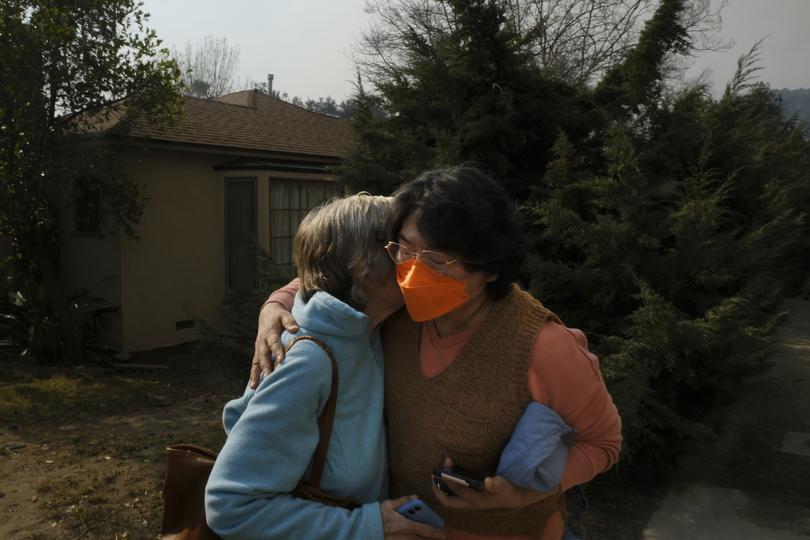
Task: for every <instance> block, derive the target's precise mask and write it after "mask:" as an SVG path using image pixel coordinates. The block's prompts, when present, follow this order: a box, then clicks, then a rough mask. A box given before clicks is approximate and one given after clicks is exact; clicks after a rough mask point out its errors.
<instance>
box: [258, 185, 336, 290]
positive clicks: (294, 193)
mask: <svg viewBox="0 0 810 540" xmlns="http://www.w3.org/2000/svg"><path fill="white" fill-rule="evenodd" d="M338 191H339V187H338V185H337V184H336V183H334V182H290V181H280V182H277V181H273V180H272V179H271V180H270V257H271V258H272V259H273V262H274V263H275V264H276V265H277V266H278V269H279V270H280V271H281V272H284V273H287V274H289V275H292V274H293V264H292V240H293V238H294V237H295V233H296V231H298V224H299V223H301V220H302V219H304V216H306V215H307V213H308V212H309V211H310V210H312V209H313V208H315V207H316V206H317V205H318V204H320V203H321V202H323V201H325V200H327V199H331V198H332V197H335V196H336V195H337V194H338Z"/></svg>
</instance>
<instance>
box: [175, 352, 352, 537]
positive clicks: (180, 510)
mask: <svg viewBox="0 0 810 540" xmlns="http://www.w3.org/2000/svg"><path fill="white" fill-rule="evenodd" d="M301 340H308V341H312V342H315V343H316V344H317V345H318V346H320V347H321V348H322V349H323V350H324V351H326V354H327V355H328V356H329V360H330V361H331V363H332V387H331V390H330V393H329V398H328V399H327V400H326V404H325V405H324V407H323V410H322V411H321V414H320V416H319V417H318V429H319V431H320V440H319V441H318V446H317V448H316V449H315V455H314V457H313V463H312V471H311V473H310V476H309V478H308V479H306V480H304V479H303V478H302V479H301V481H300V482H299V483H298V486H297V487H296V488H295V489H294V490H293V491H292V495H294V496H296V497H300V498H302V499H307V500H311V501H316V502H319V503H321V504H326V505H329V506H340V507H343V508H348V509H349V510H351V509H354V508H359V507H360V504H359V503H358V502H356V501H353V500H351V499H346V498H343V497H335V496H333V495H329V494H328V493H326V492H324V491H323V490H322V489H321V488H320V485H321V476H322V475H323V468H324V466H325V465H326V454H327V452H328V451H329V440H330V439H331V437H332V423H333V421H334V419H335V408H336V404H337V392H338V369H337V363H336V362H335V357H334V355H333V354H332V350H331V349H330V348H329V347H328V346H327V345H326V344H325V343H324V342H323V341H321V340H319V339H318V338H315V337H312V336H297V337H295V338H293V339H292V340H291V341H290V343H289V344H288V345H287V347H286V350H287V351H289V350H290V348H291V347H292V346H293V345H295V344H296V343H298V342H299V341H301ZM216 457H217V455H216V453H214V452H212V451H210V450H206V449H205V448H202V447H199V446H195V445H193V444H175V445H172V446H170V447H168V448H167V449H166V479H165V481H164V483H163V499H164V505H163V526H162V528H161V533H160V538H161V540H218V539H219V536H217V535H216V533H214V531H212V530H211V529H209V528H208V525H207V524H206V522H205V484H206V483H207V482H208V476H209V475H210V474H211V469H212V468H213V466H214V461H215V460H216Z"/></svg>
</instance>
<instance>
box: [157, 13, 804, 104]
mask: <svg viewBox="0 0 810 540" xmlns="http://www.w3.org/2000/svg"><path fill="white" fill-rule="evenodd" d="M144 4H145V9H146V10H147V11H148V12H150V13H151V14H152V18H151V26H152V27H154V28H155V29H156V30H157V31H158V35H159V36H160V37H161V38H162V39H163V40H164V42H165V43H166V44H167V45H168V46H172V45H174V46H176V47H177V48H180V49H182V48H183V47H184V45H185V43H186V42H188V41H191V42H192V43H196V42H198V41H199V40H200V39H202V37H203V36H205V35H208V34H211V35H214V36H215V37H225V38H227V39H228V43H230V44H231V45H234V46H238V47H239V51H240V69H239V81H240V83H241V82H244V81H246V80H248V79H250V80H254V81H257V82H262V81H264V80H266V77H267V74H268V73H273V74H274V75H275V81H274V88H275V89H277V90H280V91H282V92H287V93H288V94H289V95H290V96H300V97H303V98H306V97H320V96H326V95H331V96H332V97H334V98H336V99H338V100H340V99H343V98H345V97H347V96H348V95H349V94H350V93H351V91H352V81H353V80H354V68H353V65H352V61H351V59H350V55H351V51H352V49H353V47H354V46H355V44H356V43H357V41H358V38H359V36H360V35H361V34H362V33H363V32H364V31H365V30H366V29H367V28H368V26H369V24H370V19H369V16H368V15H367V14H366V13H365V12H364V10H363V7H364V5H365V0H230V1H223V0H144ZM722 35H723V37H724V38H727V39H731V40H733V41H734V42H735V45H734V47H733V48H731V49H730V50H728V51H722V52H711V53H706V54H704V55H702V56H701V57H700V58H698V59H697V60H696V62H695V65H694V67H693V68H692V69H691V70H690V71H689V72H688V74H689V75H690V76H695V75H696V74H699V73H700V72H701V71H703V70H704V69H707V68H708V69H709V70H710V78H711V80H713V81H714V84H715V87H716V91H719V90H718V89H721V88H722V86H723V85H724V84H725V83H726V81H728V79H729V78H730V77H731V75H732V73H733V72H734V69H735V66H736V60H737V58H738V57H739V56H740V55H741V54H743V53H744V52H746V51H748V49H750V48H751V46H752V45H753V44H754V43H755V42H756V41H757V40H758V39H760V38H766V39H765V42H764V43H763V46H762V49H761V50H762V54H761V57H762V63H761V65H762V67H763V71H761V72H760V78H761V79H763V80H765V81H768V82H769V83H770V84H771V85H772V86H773V87H774V88H810V59H808V55H809V54H810V0H729V2H728V6H727V7H726V8H725V10H724V11H723V31H722Z"/></svg>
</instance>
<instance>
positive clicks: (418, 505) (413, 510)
mask: <svg viewBox="0 0 810 540" xmlns="http://www.w3.org/2000/svg"><path fill="white" fill-rule="evenodd" d="M397 512H399V513H400V514H401V515H402V516H404V517H406V518H408V519H410V520H412V521H418V522H419V523H427V524H428V525H432V526H434V527H436V528H437V529H441V528H442V527H444V520H443V519H442V518H441V516H439V514H437V513H436V512H434V511H433V510H432V509H431V508H430V507H429V506H428V505H427V504H425V503H424V502H423V501H421V500H419V499H414V500H412V501H409V502H407V503H405V504H403V505H402V506H400V507H399V508H397Z"/></svg>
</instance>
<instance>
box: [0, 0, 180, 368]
mask: <svg viewBox="0 0 810 540" xmlns="http://www.w3.org/2000/svg"><path fill="white" fill-rule="evenodd" d="M0 14H2V21H3V27H2V30H0V57H2V58H3V62H2V63H0V80H2V81H3V84H2V85H0V235H4V236H8V237H11V239H12V242H13V245H14V257H13V259H12V260H11V263H10V264H9V265H6V266H4V268H5V269H7V270H10V274H9V273H6V274H5V275H4V276H3V278H4V280H8V279H9V276H10V281H11V284H10V286H11V287H12V288H13V289H14V290H15V291H19V292H20V293H21V294H22V297H23V298H25V299H26V304H25V307H24V308H23V309H22V310H21V313H19V315H20V316H21V317H22V319H21V320H22V321H24V324H25V325H27V327H28V329H29V331H28V334H29V338H28V343H27V344H25V346H26V347H28V346H31V347H32V352H33V353H34V355H35V356H36V357H37V358H45V357H48V358H51V359H57V358H67V359H69V360H71V361H73V362H78V361H79V359H80V356H81V347H80V339H81V321H80V320H79V318H78V317H77V316H76V313H75V310H74V309H72V307H71V306H70V305H69V302H68V298H67V297H66V295H65V292H64V291H63V290H62V284H61V281H60V278H59V244H60V238H61V235H62V234H63V226H64V225H65V220H66V215H65V214H64V209H65V207H66V206H67V205H69V204H70V203H71V202H73V194H74V193H78V194H83V195H80V197H83V196H87V194H88V193H91V192H92V191H93V190H92V189H83V188H91V187H92V186H93V185H95V186H100V185H101V184H100V183H99V179H100V178H103V195H104V197H100V198H99V199H98V210H99V216H100V218H102V219H104V221H105V222H106V223H108V224H110V225H111V226H112V225H113V224H114V225H115V226H122V228H123V229H124V230H125V231H126V232H129V233H133V227H134V224H135V223H137V220H138V218H139V215H140V211H141V209H142V205H143V199H142V198H141V197H140V195H139V186H138V185H137V184H136V183H135V182H134V181H133V179H132V177H130V176H129V175H128V174H126V172H121V170H120V168H119V167H118V166H117V165H116V164H115V163H114V162H113V161H112V160H111V155H110V154H109V153H108V152H107V151H105V150H103V149H102V148H100V146H99V145H97V144H92V143H91V142H90V141H88V140H87V139H86V138H85V137H83V135H82V133H83V132H85V130H86V128H88V127H93V126H97V125H99V124H100V123H103V122H104V121H105V120H107V119H108V118H109V117H110V116H111V115H113V114H121V111H122V110H123V109H126V110H127V111H129V112H130V113H137V114H143V115H146V116H147V117H149V118H151V119H152V120H153V121H156V122H158V123H159V122H161V121H167V120H169V119H171V118H172V117H173V116H174V115H175V114H177V112H178V111H179V100H178V98H179V92H178V90H179V70H178V69H177V66H176V64H175V63H174V61H172V60H170V59H169V58H168V53H167V51H166V50H165V49H161V48H160V40H159V39H158V38H157V36H156V34H155V32H154V31H153V30H151V29H149V28H147V27H146V19H147V15H146V14H145V13H144V12H143V10H142V7H141V4H140V3H139V2H137V1H136V0H72V1H69V2H58V3H54V2H51V1H45V0H8V1H4V2H3V3H2V4H0ZM124 98H126V101H121V100H123V99H124ZM112 102H116V103H117V105H116V106H110V103H112ZM103 232H104V231H103V230H102V231H100V234H102V233H103ZM0 302H3V304H4V305H3V308H6V307H7V305H5V299H0ZM18 307H19V306H18ZM2 311H3V312H6V309H2ZM52 324H55V325H56V327H57V331H56V332H55V335H53V334H52V333H51V331H50V330H49V329H47V328H46V327H47V326H49V325H52ZM36 336H39V337H36ZM56 351H60V352H61V354H57V353H56Z"/></svg>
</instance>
